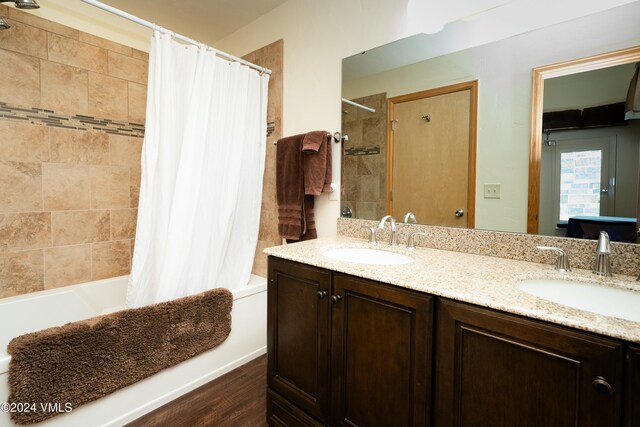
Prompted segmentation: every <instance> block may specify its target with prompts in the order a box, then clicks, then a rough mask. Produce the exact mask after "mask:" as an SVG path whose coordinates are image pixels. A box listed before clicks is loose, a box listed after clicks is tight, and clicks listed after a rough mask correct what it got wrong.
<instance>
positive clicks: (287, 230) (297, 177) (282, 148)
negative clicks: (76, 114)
mask: <svg viewBox="0 0 640 427" xmlns="http://www.w3.org/2000/svg"><path fill="white" fill-rule="evenodd" d="M303 138H304V134H301V135H295V136H290V137H287V138H282V139H280V140H279V141H278V145H277V152H276V193H277V199H278V234H280V237H282V238H284V239H287V240H289V239H291V240H299V239H300V236H302V235H303V234H305V232H306V231H307V229H306V223H305V215H304V211H303V209H304V172H303V162H302V139H303Z"/></svg>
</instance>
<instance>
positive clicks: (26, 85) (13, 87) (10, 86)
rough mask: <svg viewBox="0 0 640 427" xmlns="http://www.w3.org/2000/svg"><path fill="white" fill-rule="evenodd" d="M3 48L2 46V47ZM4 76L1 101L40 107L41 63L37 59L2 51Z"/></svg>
mask: <svg viewBox="0 0 640 427" xmlns="http://www.w3.org/2000/svg"><path fill="white" fill-rule="evenodd" d="M0 46H1V45H0ZM0 64H2V67H3V68H4V69H5V70H7V71H9V70H10V72H5V73H3V75H2V84H0V99H1V100H2V101H4V102H8V103H10V104H13V105H21V106H23V107H29V108H31V107H37V106H39V105H40V63H39V60H38V59H37V58H34V57H32V56H27V55H23V54H21V53H15V52H9V51H8V50H4V49H0Z"/></svg>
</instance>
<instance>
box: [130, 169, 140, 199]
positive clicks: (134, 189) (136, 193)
mask: <svg viewBox="0 0 640 427" xmlns="http://www.w3.org/2000/svg"><path fill="white" fill-rule="evenodd" d="M140 175H141V172H140V167H137V168H131V171H130V178H129V203H130V206H131V207H132V208H137V207H138V203H139V200H140V179H141V176H140Z"/></svg>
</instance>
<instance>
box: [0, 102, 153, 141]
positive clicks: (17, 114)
mask: <svg viewBox="0 0 640 427" xmlns="http://www.w3.org/2000/svg"><path fill="white" fill-rule="evenodd" d="M0 118H2V119H9V120H19V121H23V122H29V123H33V124H38V125H45V126H51V127H58V128H65V129H76V130H90V131H99V132H104V133H109V134H114V135H124V136H133V137H137V138H142V137H144V125H142V124H139V123H130V122H124V121H118V120H111V119H100V118H96V117H92V116H85V115H82V114H73V115H69V114H64V113H56V112H55V111H52V110H46V109H44V108H36V107H34V108H23V107H15V106H12V105H9V104H7V103H6V102H1V101H0Z"/></svg>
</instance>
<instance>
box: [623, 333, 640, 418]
mask: <svg viewBox="0 0 640 427" xmlns="http://www.w3.org/2000/svg"><path fill="white" fill-rule="evenodd" d="M625 377H626V380H627V381H626V383H627V387H626V400H625V405H624V425H625V427H638V426H640V347H638V346H629V348H628V349H627V371H626V374H625Z"/></svg>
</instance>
